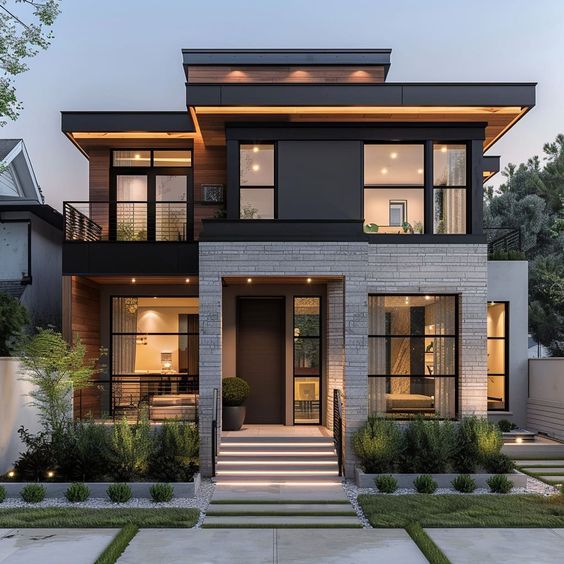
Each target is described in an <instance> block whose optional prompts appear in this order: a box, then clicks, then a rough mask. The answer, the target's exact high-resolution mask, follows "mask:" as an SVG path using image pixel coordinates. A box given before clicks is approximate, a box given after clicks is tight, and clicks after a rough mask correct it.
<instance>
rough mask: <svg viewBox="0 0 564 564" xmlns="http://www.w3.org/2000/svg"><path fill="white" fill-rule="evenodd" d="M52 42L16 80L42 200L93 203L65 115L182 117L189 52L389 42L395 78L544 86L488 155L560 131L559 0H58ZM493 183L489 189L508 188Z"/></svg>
mask: <svg viewBox="0 0 564 564" xmlns="http://www.w3.org/2000/svg"><path fill="white" fill-rule="evenodd" d="M54 35H55V37H54V39H53V41H52V45H51V46H50V47H49V49H48V50H47V51H45V52H41V53H40V54H39V55H38V56H37V57H35V58H34V59H32V60H31V61H30V70H29V71H28V72H27V73H25V74H22V75H20V76H18V77H17V79H16V87H17V92H18V96H19V99H20V100H21V101H22V102H23V104H24V109H23V111H22V113H21V116H20V118H19V119H18V120H17V121H16V122H9V123H8V125H6V126H5V127H4V128H2V129H0V136H2V137H15V138H19V137H21V138H23V139H24V140H25V143H26V146H27V148H28V151H29V153H30V156H31V160H32V163H33V166H34V169H35V173H36V175H37V178H38V180H39V184H40V185H41V187H42V189H43V192H44V194H45V197H46V202H47V203H48V204H51V205H52V206H54V207H56V208H58V209H61V208H62V201H64V200H84V199H87V195H88V176H87V174H88V162H87V160H86V158H85V157H84V156H82V154H81V153H80V152H79V151H78V150H77V149H76V148H75V147H74V146H73V145H72V144H71V143H70V141H68V139H67V138H66V137H65V136H64V135H63V134H62V133H61V124H60V111H62V110H183V109H185V101H184V95H185V94H184V74H183V70H182V56H181V49H182V48H184V47H185V48H300V47H303V48H391V49H393V51H392V66H391V69H390V73H389V75H388V82H402V81H405V82H418V81H421V82H426V81H431V82H433V81H439V82H440V81H444V82H451V81H452V82H474V81H476V82H480V81H483V82H538V87H537V105H536V107H535V108H534V109H533V110H532V111H531V112H529V113H528V114H527V115H526V116H525V117H524V118H523V119H522V120H521V121H520V122H519V123H518V124H517V125H516V126H515V127H514V128H513V129H512V130H511V131H510V132H509V133H508V134H507V135H506V136H505V137H504V138H503V139H501V140H500V141H499V142H498V143H496V144H495V145H494V146H493V147H492V148H491V150H490V151H489V152H488V154H494V155H501V157H502V159H501V163H502V167H505V165H506V164H507V163H509V162H513V163H519V162H523V161H526V160H527V159H528V158H529V157H531V156H532V155H540V154H542V147H543V144H544V143H545V142H547V141H552V140H553V139H554V137H555V136H556V135H557V134H558V133H564V99H563V97H562V93H563V92H564V62H563V57H562V54H563V53H564V1H562V0H535V1H534V2H531V0H528V1H524V0H489V1H484V0H464V1H463V0H424V1H422V0H416V1H409V0H386V1H382V0H371V1H367V0H346V1H343V0H338V1H335V0H283V1H281V0H221V1H220V0H216V1H214V0H207V1H204V2H202V1H201V0H198V1H193V0H160V2H155V1H154V0H136V1H133V0H63V2H62V13H61V15H60V16H59V18H58V19H57V21H56V23H55V26H54ZM502 179H503V178H502V177H501V175H497V180H496V181H495V182H492V183H493V184H494V185H496V184H499V182H500V181H502Z"/></svg>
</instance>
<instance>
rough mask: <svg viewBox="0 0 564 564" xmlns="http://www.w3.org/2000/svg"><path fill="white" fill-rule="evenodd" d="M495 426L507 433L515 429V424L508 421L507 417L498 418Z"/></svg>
mask: <svg viewBox="0 0 564 564" xmlns="http://www.w3.org/2000/svg"><path fill="white" fill-rule="evenodd" d="M497 426H498V427H499V430H500V431H501V432H502V433H509V432H511V431H513V429H517V425H515V423H512V422H511V421H509V419H500V420H499V421H498V422H497Z"/></svg>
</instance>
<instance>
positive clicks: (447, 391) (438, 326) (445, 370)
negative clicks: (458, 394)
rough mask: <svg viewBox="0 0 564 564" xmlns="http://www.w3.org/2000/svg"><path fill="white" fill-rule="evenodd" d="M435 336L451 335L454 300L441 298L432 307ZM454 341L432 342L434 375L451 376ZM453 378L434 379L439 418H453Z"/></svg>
mask: <svg viewBox="0 0 564 564" xmlns="http://www.w3.org/2000/svg"><path fill="white" fill-rule="evenodd" d="M430 307H431V308H432V311H433V314H432V315H433V317H434V325H435V334H436V335H452V334H454V333H455V327H454V319H455V315H454V307H455V306H454V298H452V297H441V298H439V299H438V300H437V301H436V302H435V303H434V304H433V305H432V306H430ZM454 350H455V343H454V339H445V338H442V337H439V336H437V337H435V338H434V340H433V365H434V374H443V375H444V374H452V373H453V368H454V365H455V355H454ZM454 400H455V389H454V378H435V413H436V414H437V415H438V416H439V417H444V418H450V417H453V416H454Z"/></svg>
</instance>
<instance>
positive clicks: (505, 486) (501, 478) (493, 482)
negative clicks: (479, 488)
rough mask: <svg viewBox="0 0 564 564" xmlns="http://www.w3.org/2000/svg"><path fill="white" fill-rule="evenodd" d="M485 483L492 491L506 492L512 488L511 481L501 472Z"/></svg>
mask: <svg viewBox="0 0 564 564" xmlns="http://www.w3.org/2000/svg"><path fill="white" fill-rule="evenodd" d="M486 483H487V484H488V486H489V488H490V491H491V492H492V493H499V494H506V493H509V492H510V491H511V490H512V488H513V482H512V481H511V480H510V479H509V478H507V476H505V475H503V474H498V475H497V476H492V477H491V478H490V479H489V480H488V481H487V482H486Z"/></svg>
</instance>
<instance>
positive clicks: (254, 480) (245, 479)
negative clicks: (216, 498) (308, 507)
mask: <svg viewBox="0 0 564 564" xmlns="http://www.w3.org/2000/svg"><path fill="white" fill-rule="evenodd" d="M213 480H214V482H215V483H216V484H226V485H227V484H229V485H236V484H240V485H245V484H252V485H253V486H284V485H303V486H304V487H305V486H308V485H311V486H314V487H315V486H321V485H341V484H342V479H341V478H340V477H339V476H337V475H336V474H335V475H334V476H319V475H313V476H311V475H303V474H299V475H293V476H292V475H271V474H266V475H258V476H257V475H251V476H249V475H240V474H239V475H232V474H227V475H218V476H216V477H215V478H214V479H213Z"/></svg>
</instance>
